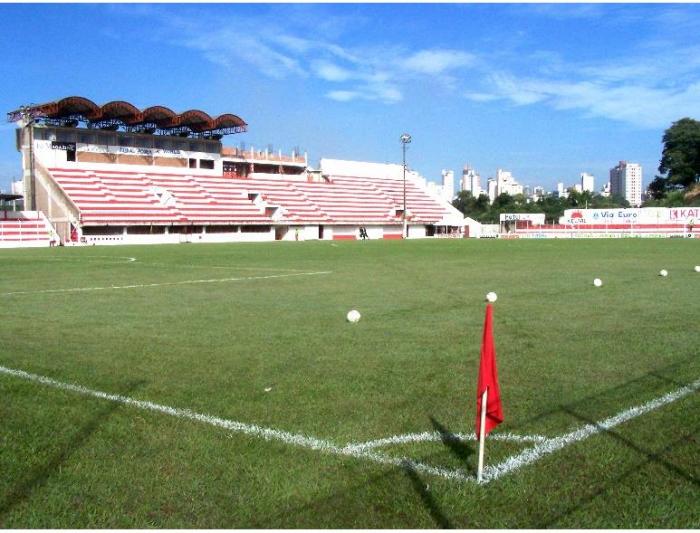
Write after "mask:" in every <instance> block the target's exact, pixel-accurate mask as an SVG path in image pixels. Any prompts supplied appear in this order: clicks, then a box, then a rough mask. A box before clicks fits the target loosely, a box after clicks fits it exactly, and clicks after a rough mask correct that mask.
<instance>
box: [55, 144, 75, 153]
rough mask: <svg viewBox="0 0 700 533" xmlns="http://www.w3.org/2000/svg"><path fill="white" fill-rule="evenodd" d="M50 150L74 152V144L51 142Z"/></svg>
mask: <svg viewBox="0 0 700 533" xmlns="http://www.w3.org/2000/svg"><path fill="white" fill-rule="evenodd" d="M51 149H52V150H66V151H73V152H75V143H67V142H62V141H51Z"/></svg>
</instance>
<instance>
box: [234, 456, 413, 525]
mask: <svg viewBox="0 0 700 533" xmlns="http://www.w3.org/2000/svg"><path fill="white" fill-rule="evenodd" d="M400 475H401V474H400V470H398V469H396V468H394V467H391V468H390V469H387V470H384V471H382V472H380V473H379V474H376V475H372V476H368V477H367V478H365V479H363V480H362V481H361V482H360V483H354V484H352V485H349V486H346V487H343V488H341V489H337V490H334V491H325V490H323V491H322V492H323V493H324V495H323V497H321V498H314V499H313V500H312V501H309V502H306V503H302V504H299V505H289V504H287V505H285V504H284V502H279V504H278V512H276V513H274V514H273V513H264V514H263V513H261V514H259V515H258V516H259V517H260V518H258V519H257V520H253V521H251V522H250V523H249V524H246V525H244V526H243V527H245V528H246V529H279V528H282V529H301V528H304V527H307V526H308V525H309V524H313V526H311V527H314V528H316V529H321V528H324V529H327V528H338V527H341V528H342V527H345V528H347V527H361V526H356V525H354V524H353V523H352V521H351V520H347V521H346V520H345V517H346V516H347V515H348V514H351V515H355V514H359V513H360V512H363V511H364V512H365V513H366V512H368V507H371V505H372V504H371V503H370V502H368V501H367V500H363V498H366V497H368V494H369V487H372V486H375V485H377V484H382V483H389V484H391V485H392V486H394V485H395V483H394V482H393V480H392V478H396V479H397V481H398V479H399V476H400ZM358 495H359V496H358ZM370 498H371V499H372V500H374V499H375V498H374V497H370ZM321 517H322V519H321ZM348 524H350V525H348ZM377 527H382V526H381V524H377Z"/></svg>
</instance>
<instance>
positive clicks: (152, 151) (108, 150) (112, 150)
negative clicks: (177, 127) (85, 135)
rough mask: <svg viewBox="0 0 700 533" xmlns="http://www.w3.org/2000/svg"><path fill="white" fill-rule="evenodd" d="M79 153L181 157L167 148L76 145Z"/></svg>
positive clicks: (178, 153) (180, 154)
mask: <svg viewBox="0 0 700 533" xmlns="http://www.w3.org/2000/svg"><path fill="white" fill-rule="evenodd" d="M78 151H79V152H94V153H100V154H114V155H119V154H127V155H142V156H143V155H145V156H148V157H152V156H157V157H168V156H171V157H181V156H182V155H183V153H184V152H183V151H182V150H176V149H169V148H137V147H134V146H105V145H103V144H82V143H81V144H78Z"/></svg>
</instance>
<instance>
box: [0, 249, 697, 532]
mask: <svg viewBox="0 0 700 533" xmlns="http://www.w3.org/2000/svg"><path fill="white" fill-rule="evenodd" d="M132 258H133V259H134V260H132ZM697 264H700V243H698V241H691V240H681V239H677V240H676V239H668V240H652V239H648V240H647V239H629V240H627V239H625V240H573V241H566V240H554V241H552V240H550V241H489V240H481V241H475V240H436V241H407V242H400V241H399V242H395V241H394V242H381V241H368V242H338V243H331V242H301V243H261V244H229V245H176V246H166V245H162V246H152V247H145V246H144V247H114V248H110V247H91V248H55V249H26V250H2V251H0V267H1V268H2V276H1V277H0V293H1V294H2V307H1V308H0V343H2V349H1V350H0V367H1V368H0V395H1V397H2V401H1V402H0V527H3V528H134V527H137V528H150V527H158V528H273V527H274V528H280V527H282V528H301V527H305V528H308V527H310V528H314V527H316V528H394V527H401V528H439V527H459V528H544V527H556V528H617V527H620V528H622V527H624V528H638V527H641V528H661V527H664V528H698V527H700V453H699V452H700V447H699V446H698V438H699V435H698V433H699V429H700V409H699V408H700V401H699V395H698V386H699V385H700V382H699V381H698V379H699V378H700V334H699V331H700V329H699V328H698V325H699V324H700V274H698V273H696V272H694V271H693V267H694V266H695V265H697ZM661 268H665V269H667V270H668V271H669V276H668V277H667V278H661V277H659V276H658V272H659V270H660V269H661ZM595 277H599V278H601V279H602V280H603V283H604V285H603V286H602V287H600V288H595V287H593V285H592V280H593V278H595ZM492 290H493V291H496V292H497V293H498V301H497V302H496V304H494V305H495V312H494V317H495V322H494V333H495V340H496V350H497V358H498V369H499V378H500V386H501V391H502V398H503V405H504V412H505V417H506V420H505V422H504V423H503V424H502V425H501V426H499V427H498V428H497V429H496V430H495V431H494V432H493V434H492V435H493V438H492V439H491V438H490V439H488V440H487V451H486V464H487V466H491V467H493V466H494V465H498V464H503V463H504V461H506V460H508V458H515V459H514V460H515V462H516V463H517V464H516V466H514V467H513V468H511V469H510V470H509V471H507V472H505V473H503V474H502V475H498V476H493V478H491V479H490V480H489V481H488V483H484V484H481V485H479V484H477V483H476V482H475V481H474V479H473V478H474V475H475V470H476V462H477V457H476V456H477V451H478V446H477V443H476V442H475V441H474V440H473V438H472V434H473V431H474V417H475V409H476V378H477V376H476V374H477V371H478V359H479V349H480V342H481V334H482V327H483V319H484V308H485V304H484V295H485V294H486V293H487V292H488V291H492ZM353 308H356V309H358V310H359V311H360V312H361V313H362V319H361V320H360V322H359V323H357V324H349V323H347V322H346V321H345V314H346V313H347V311H349V310H350V309H353ZM15 371H23V372H26V373H28V374H21V373H18V372H15ZM39 376H42V377H45V378H50V379H51V380H54V381H47V380H43V379H42V378H40V377H39ZM68 384H70V385H74V386H76V388H73V389H71V388H69V387H68ZM688 386H690V389H683V388H684V387H688ZM77 387H83V388H77ZM88 389H89V390H88ZM679 390H685V391H686V392H685V393H683V394H682V395H680V396H678V397H677V398H675V397H674V401H668V402H667V403H665V404H663V405H656V404H653V405H652V404H649V402H652V401H654V400H656V399H659V398H663V397H664V395H666V394H668V393H674V392H677V391H679ZM94 391H100V392H102V393H107V394H110V395H118V396H114V397H99V395H97V393H95V392H94ZM127 398H128V399H133V400H141V401H143V402H152V403H153V404H158V405H159V406H166V407H168V408H172V409H173V411H172V412H170V413H166V412H163V411H162V410H160V411H159V410H153V409H149V408H147V407H148V406H147V405H146V404H134V403H129V400H127ZM644 405H647V406H649V405H652V407H650V408H648V410H647V412H645V413H643V414H640V415H639V416H634V417H630V418H629V420H626V421H624V422H621V423H618V424H616V425H614V427H608V426H605V425H604V424H602V425H601V424H600V422H602V421H604V420H606V419H610V417H614V416H616V415H618V414H619V413H623V412H628V410H630V409H631V408H635V407H637V406H644ZM192 413H198V414H201V415H206V417H210V418H206V419H200V420H194V419H192ZM215 417H216V420H218V422H216V421H215V423H210V422H211V421H212V420H214V418H215ZM222 420H225V421H229V422H226V423H223V422H222ZM235 423H239V425H236V424H235ZM217 424H218V425H217ZM222 424H223V425H224V427H221V426H222ZM226 424H229V425H228V426H227V425H226ZM587 424H588V425H590V424H592V426H591V427H592V428H593V429H592V431H591V434H590V435H588V436H587V438H583V437H582V438H578V437H576V438H572V439H571V442H568V441H567V442H566V443H565V445H561V446H560V447H559V448H557V449H555V450H554V451H551V453H542V454H541V456H538V457H536V460H535V459H533V460H532V461H530V462H527V461H521V463H518V461H519V460H520V459H518V458H522V457H524V456H523V454H522V452H524V451H525V450H527V449H529V448H533V447H537V446H540V448H538V449H541V447H542V446H545V445H543V444H542V441H544V439H545V438H547V439H549V440H547V441H544V442H546V443H552V442H555V441H553V440H552V439H554V438H556V437H560V436H563V435H569V434H573V433H572V432H575V431H576V430H578V429H580V428H584V427H586V425H587ZM423 433H429V434H430V435H433V437H435V436H437V437H435V438H433V437H431V438H424V439H422V440H421V439H418V440H420V441H419V442H405V440H408V439H409V438H410V437H407V438H405V439H404V440H402V439H401V438H400V437H402V436H406V435H413V434H423ZM459 435H462V438H460V437H459ZM464 435H468V437H469V438H464ZM499 435H500V436H501V437H502V439H501V440H499ZM512 435H518V436H523V437H530V438H533V439H537V438H538V437H539V441H538V442H539V444H538V442H517V441H515V440H513V439H512V438H511V439H509V438H508V437H509V436H512ZM394 436H396V442H394V443H384V444H383V445H382V444H381V443H375V444H376V447H374V448H371V450H370V451H365V452H364V453H360V452H357V453H356V452H355V450H360V449H365V450H368V449H369V446H370V445H366V446H365V448H362V447H361V446H358V447H354V448H353V447H348V445H350V444H359V443H367V442H370V441H375V440H377V439H386V438H389V437H394ZM265 437H266V438H265ZM503 439H505V440H503ZM557 442H559V441H557ZM547 445H548V444H547Z"/></svg>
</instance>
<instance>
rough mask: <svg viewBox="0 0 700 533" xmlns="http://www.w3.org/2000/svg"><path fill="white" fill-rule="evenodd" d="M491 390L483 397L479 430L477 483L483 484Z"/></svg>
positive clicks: (485, 392)
mask: <svg viewBox="0 0 700 533" xmlns="http://www.w3.org/2000/svg"><path fill="white" fill-rule="evenodd" d="M488 394H489V389H488V388H486V390H485V391H484V394H482V395H481V429H480V430H479V469H478V471H477V481H478V482H479V483H481V474H482V473H483V471H484V442H485V441H486V404H487V401H488Z"/></svg>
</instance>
